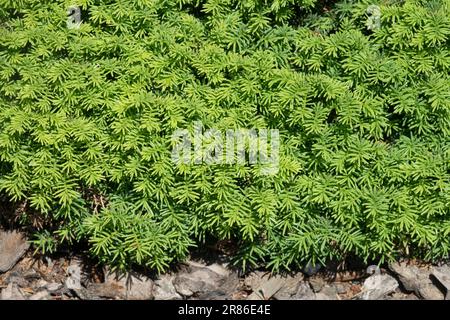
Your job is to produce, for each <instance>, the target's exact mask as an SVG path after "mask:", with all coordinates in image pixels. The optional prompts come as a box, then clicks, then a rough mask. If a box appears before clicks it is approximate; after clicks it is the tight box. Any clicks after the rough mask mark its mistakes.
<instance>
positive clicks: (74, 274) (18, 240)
mask: <svg viewBox="0 0 450 320" xmlns="http://www.w3.org/2000/svg"><path fill="white" fill-rule="evenodd" d="M2 237H3V238H2ZM0 238H1V239H0V240H2V241H1V243H0V290H1V292H0V299H21V300H72V299H81V300H98V299H156V300H170V299H179V300H181V299H186V300H192V299H211V300H212V299H226V300H270V299H276V300H350V299H352V300H356V299H357V300H359V299H362V300H377V299H385V300H416V299H432V300H443V299H445V298H446V297H447V298H448V297H449V296H448V294H447V292H448V290H449V288H450V285H449V283H450V281H449V279H450V264H448V263H442V264H441V265H429V264H421V263H419V262H417V261H402V262H399V263H395V264H392V265H389V266H388V267H387V268H381V269H380V268H378V267H376V266H368V267H367V268H365V269H361V270H359V271H339V272H335V271H330V270H328V269H326V268H322V269H320V270H318V269H317V268H309V270H306V271H304V272H297V273H292V274H286V275H272V274H270V273H269V272H266V271H263V270H256V271H253V272H250V273H248V274H245V275H240V274H239V273H238V272H237V271H235V270H232V269H230V268H229V264H228V262H227V256H220V255H218V256H216V257H215V259H213V260H211V257H208V259H206V260H207V261H205V259H202V257H201V256H195V258H194V257H193V258H192V259H190V260H188V261H187V262H185V263H180V264H179V265H178V266H177V268H176V270H173V271H172V272H168V273H166V274H163V275H159V276H158V275H149V274H143V273H139V272H130V273H127V274H116V273H112V272H110V271H109V270H108V268H104V267H100V266H98V265H96V264H95V263H93V262H92V261H89V260H88V259H87V258H86V256H84V255H76V256H70V255H69V254H63V255H61V254H60V255H59V256H56V255H55V256H36V255H33V254H32V252H31V251H30V249H29V250H28V251H26V252H25V251H24V248H25V247H24V241H25V240H24V239H23V238H22V237H21V236H20V234H17V233H11V232H9V233H5V232H3V231H0ZM5 239H6V240H5ZM6 269H7V270H6Z"/></svg>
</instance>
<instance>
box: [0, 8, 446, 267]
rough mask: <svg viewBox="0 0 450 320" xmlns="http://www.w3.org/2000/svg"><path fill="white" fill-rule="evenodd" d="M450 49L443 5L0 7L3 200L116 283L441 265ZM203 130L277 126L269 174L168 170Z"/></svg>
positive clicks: (191, 167)
mask: <svg viewBox="0 0 450 320" xmlns="http://www.w3.org/2000/svg"><path fill="white" fill-rule="evenodd" d="M74 4H75V5H79V6H80V8H81V20H82V22H81V24H80V25H79V28H70V27H68V24H67V20H68V17H67V10H68V8H69V6H70V5H74ZM449 37H450V1H449V0H442V1H428V0H423V1H419V0H405V1H400V0H383V1H381V0H380V1H376V0H373V1H366V0H363V1H356V0H355V1H348V0H347V1H345V0H344V1H314V0H301V1H294V0H242V1H238V0H134V1H133V0H122V1H113V0H79V1H63V0H57V1H55V0H0V84H1V85H0V192H1V194H2V195H3V196H5V197H7V198H8V199H9V200H10V201H12V202H17V203H21V204H23V206H24V207H25V210H23V213H22V215H21V221H22V223H24V224H25V225H27V224H33V225H35V229H36V230H37V233H36V236H35V238H34V239H35V240H34V243H35V245H36V246H37V248H38V249H41V250H44V251H52V250H55V248H56V247H57V246H58V245H60V244H62V243H66V244H72V243H77V242H80V241H82V242H84V241H87V242H88V243H89V248H90V250H91V252H92V254H93V255H94V256H95V257H97V258H98V259H99V260H100V261H102V262H104V263H108V264H111V265H114V266H117V267H121V268H127V267H129V266H131V265H140V266H146V267H149V268H152V269H156V270H158V271H163V270H165V269H166V268H167V267H168V266H169V265H170V263H172V262H175V261H178V260H182V259H184V258H186V256H187V255H188V253H189V251H190V250H191V249H192V248H193V247H195V246H200V247H201V246H202V244H203V243H204V241H206V239H209V238H214V239H219V240H225V239H231V240H232V241H234V242H235V243H236V244H237V251H236V252H235V255H234V259H235V262H236V263H237V264H238V265H240V266H242V267H245V268H248V267H252V266H256V265H264V266H267V267H269V268H271V269H273V270H275V271H279V270H284V269H291V268H296V267H301V266H303V265H305V263H308V262H314V263H315V262H325V261H327V260H330V259H337V260H341V259H345V258H346V257H348V256H356V257H359V258H361V259H364V260H371V259H376V260H377V261H386V260H389V259H395V258H398V257H399V256H405V255H409V256H415V257H420V258H423V259H427V260H434V259H439V258H443V257H448V254H449V249H450V238H449V233H450V90H449V89H450V76H449V74H450V73H449V71H450V38H449ZM196 121H201V122H202V123H203V125H204V126H205V128H217V129H219V130H223V131H225V130H227V129H236V128H268V129H278V130H279V132H280V155H279V171H278V173H277V174H275V175H265V174H262V171H261V165H258V164H256V165H253V164H252V165H251V164H248V163H244V164H232V165H229V164H216V165H209V164H205V163H202V164H183V163H174V162H173V161H172V158H171V152H172V149H173V141H172V140H171V135H172V133H173V132H174V131H175V130H177V129H179V128H188V129H189V130H192V128H193V124H194V122H196ZM36 220H38V221H41V223H39V224H37V225H36V224H34V222H35V221H36Z"/></svg>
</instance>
